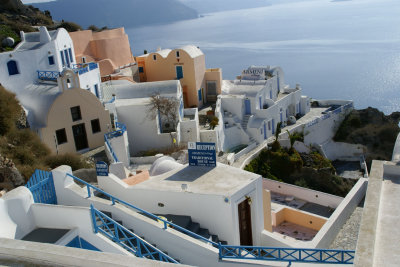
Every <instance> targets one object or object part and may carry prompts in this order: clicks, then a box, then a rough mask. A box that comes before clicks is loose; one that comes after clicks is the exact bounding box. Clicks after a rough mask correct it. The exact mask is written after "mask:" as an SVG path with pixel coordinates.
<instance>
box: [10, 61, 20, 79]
mask: <svg viewBox="0 0 400 267" xmlns="http://www.w3.org/2000/svg"><path fill="white" fill-rule="evenodd" d="M7 68H8V74H9V75H10V76H11V75H15V74H19V71H18V66H17V62H16V61H15V60H10V61H8V62H7Z"/></svg>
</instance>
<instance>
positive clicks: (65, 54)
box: [64, 49, 70, 67]
mask: <svg viewBox="0 0 400 267" xmlns="http://www.w3.org/2000/svg"><path fill="white" fill-rule="evenodd" d="M64 56H65V59H66V61H67V66H68V67H69V63H70V61H69V57H68V50H67V49H65V50H64Z"/></svg>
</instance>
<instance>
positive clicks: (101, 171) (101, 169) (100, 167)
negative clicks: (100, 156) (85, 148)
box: [96, 161, 108, 176]
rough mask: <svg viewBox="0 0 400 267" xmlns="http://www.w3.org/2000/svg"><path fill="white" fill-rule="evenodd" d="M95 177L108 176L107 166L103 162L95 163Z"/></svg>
mask: <svg viewBox="0 0 400 267" xmlns="http://www.w3.org/2000/svg"><path fill="white" fill-rule="evenodd" d="M96 173H97V176H108V165H107V163H105V162H104V161H98V162H96Z"/></svg>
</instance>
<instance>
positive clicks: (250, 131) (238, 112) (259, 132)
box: [216, 66, 310, 151]
mask: <svg viewBox="0 0 400 267" xmlns="http://www.w3.org/2000/svg"><path fill="white" fill-rule="evenodd" d="M237 78H238V79H237V80H234V81H224V84H223V88H222V95H221V96H219V98H218V101H217V107H216V116H217V117H218V118H219V121H220V123H219V126H218V128H217V131H218V137H219V146H220V149H221V150H223V151H227V150H232V149H234V148H235V147H238V146H240V145H246V144H249V143H252V142H257V143H261V142H262V141H263V140H266V139H267V138H269V137H270V136H273V135H274V134H275V130H276V127H277V124H278V123H279V122H280V123H281V124H282V126H285V125H287V123H288V121H289V119H290V117H291V116H293V117H296V116H297V117H298V116H302V115H304V114H306V113H307V112H308V111H309V110H310V100H309V98H308V97H305V96H301V88H300V86H299V85H297V86H296V88H289V86H288V85H285V83H284V75H283V72H282V70H281V69H280V68H279V67H274V68H271V67H270V66H267V67H255V66H251V67H249V68H248V69H247V70H244V71H243V72H242V75H241V76H239V77H237Z"/></svg>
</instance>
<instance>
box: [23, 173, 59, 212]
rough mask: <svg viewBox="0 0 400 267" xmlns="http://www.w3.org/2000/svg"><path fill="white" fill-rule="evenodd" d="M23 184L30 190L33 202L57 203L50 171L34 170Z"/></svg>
mask: <svg viewBox="0 0 400 267" xmlns="http://www.w3.org/2000/svg"><path fill="white" fill-rule="evenodd" d="M25 186H26V187H27V188H28V189H29V190H30V191H31V192H32V196H33V200H34V201H35V203H44V204H57V195H56V189H55V187H54V181H53V174H52V173H51V172H47V171H42V170H35V172H34V173H33V174H32V176H31V178H30V179H29V181H28V182H27V183H26V185H25Z"/></svg>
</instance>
